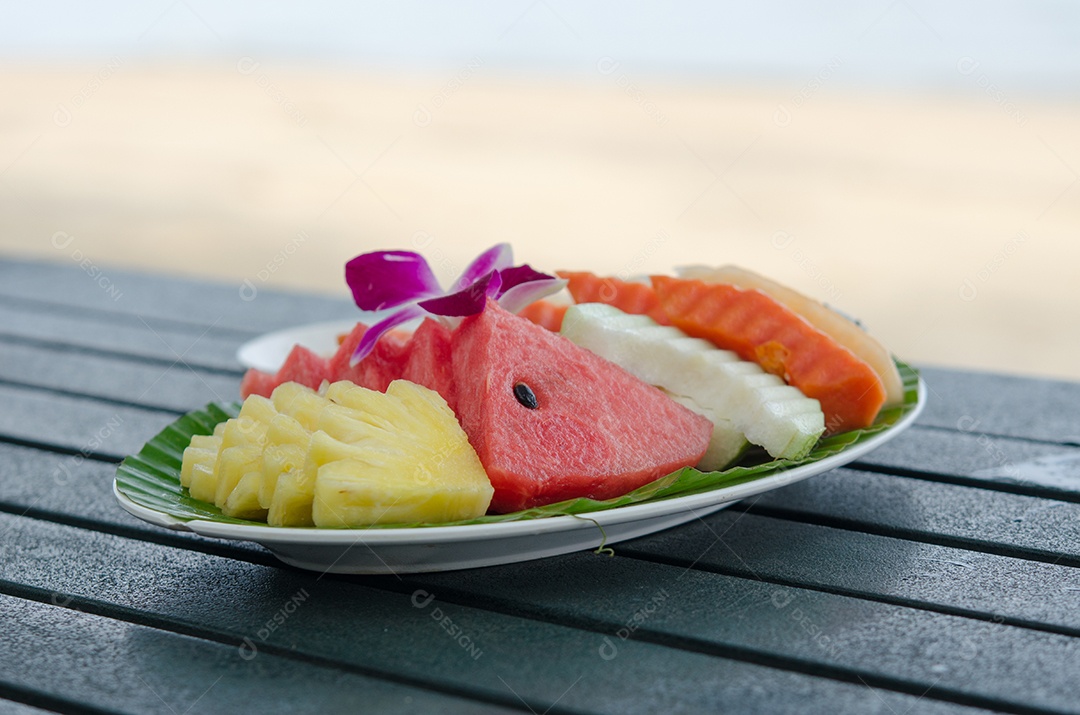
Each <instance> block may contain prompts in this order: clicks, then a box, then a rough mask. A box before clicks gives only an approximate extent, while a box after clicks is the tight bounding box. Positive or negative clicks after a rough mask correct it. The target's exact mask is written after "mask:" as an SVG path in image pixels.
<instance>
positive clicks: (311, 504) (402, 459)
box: [181, 380, 494, 527]
mask: <svg viewBox="0 0 1080 715" xmlns="http://www.w3.org/2000/svg"><path fill="white" fill-rule="evenodd" d="M181 479H182V480H183V481H184V483H185V486H187V487H188V490H189V492H190V493H191V496H192V497H194V498H195V499H201V500H203V501H211V502H213V503H214V504H216V505H217V506H218V507H219V508H221V510H222V512H223V513H224V514H226V515H227V516H233V517H237V518H244V519H259V520H263V519H265V520H266V521H267V522H268V523H269V524H271V525H273V526H312V525H317V526H335V527H350V526H369V525H372V524H385V523H408V522H418V521H420V522H439V521H455V520H461V519H470V518H474V517H477V516H480V515H482V514H484V513H485V512H486V511H487V508H488V505H489V503H490V502H491V497H492V494H493V493H494V490H493V489H492V487H491V482H490V481H489V480H488V477H487V474H486V473H485V472H484V468H483V466H481V464H480V460H479V458H478V457H477V456H476V452H475V451H474V450H473V448H472V445H470V444H469V440H468V438H467V437H466V435H465V433H464V431H462V429H461V426H460V425H459V424H458V421H457V418H456V417H455V416H454V413H453V412H452V411H451V410H450V408H449V407H447V405H446V402H445V401H444V400H443V398H442V397H441V396H439V394H438V393H436V392H434V391H432V390H429V389H427V388H425V387H421V386H419V385H415V384H413V383H411V382H406V381H404V380H398V381H396V382H394V383H392V384H391V385H390V387H389V388H388V389H387V391H386V393H380V392H375V391H373V390H367V389H364V388H361V387H358V386H356V385H354V384H353V383H351V382H338V383H334V384H333V385H327V384H326V383H324V385H323V389H322V390H321V391H320V392H319V393H316V392H314V391H313V390H310V389H308V388H306V387H304V386H302V385H298V384H295V383H285V384H283V385H281V386H279V387H278V388H277V389H275V390H274V392H273V394H272V396H271V398H270V399H266V398H265V397H258V396H252V397H249V398H248V399H247V400H246V401H245V402H244V405H243V406H242V407H241V409H240V414H239V416H237V417H236V418H234V419H231V420H228V421H227V422H225V423H222V424H220V425H218V426H217V427H215V429H214V435H213V436H205V437H204V436H200V437H195V438H193V439H192V441H191V444H190V445H189V446H188V448H187V449H186V450H185V452H184V462H183V465H182V468H181Z"/></svg>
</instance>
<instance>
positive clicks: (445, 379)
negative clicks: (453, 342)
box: [380, 318, 457, 412]
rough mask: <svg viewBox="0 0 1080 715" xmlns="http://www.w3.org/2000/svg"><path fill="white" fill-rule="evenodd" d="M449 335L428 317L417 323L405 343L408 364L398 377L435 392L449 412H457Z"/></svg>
mask: <svg viewBox="0 0 1080 715" xmlns="http://www.w3.org/2000/svg"><path fill="white" fill-rule="evenodd" d="M450 336H451V332H450V329H449V328H448V327H446V326H445V325H444V324H442V323H441V322H439V321H437V320H432V319H431V318H428V319H427V320H425V321H424V322H423V323H421V324H420V327H419V328H417V329H416V332H415V333H414V334H413V338H412V340H411V341H410V342H409V345H408V361H407V362H406V363H405V370H404V372H403V373H402V375H401V376H402V377H403V378H404V379H406V380H408V381H409V382H415V383H416V384H417V385H423V386H424V387H426V388H428V389H431V390H435V392H437V393H439V394H440V395H442V398H443V399H444V400H446V404H448V405H449V406H450V409H452V410H454V411H455V412H457V404H456V403H457V399H456V393H457V391H456V390H455V389H454V374H453V369H452V367H451V358H450ZM380 342H382V341H381V340H380Z"/></svg>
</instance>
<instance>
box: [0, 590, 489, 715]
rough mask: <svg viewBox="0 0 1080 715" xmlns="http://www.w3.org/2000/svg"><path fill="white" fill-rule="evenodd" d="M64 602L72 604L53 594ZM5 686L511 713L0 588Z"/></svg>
mask: <svg viewBox="0 0 1080 715" xmlns="http://www.w3.org/2000/svg"><path fill="white" fill-rule="evenodd" d="M54 600H55V601H56V602H57V603H60V604H66V605H70V603H69V602H68V601H66V597H64V596H62V595H60V594H56V595H55V599H54ZM0 620H2V621H3V623H4V624H5V626H4V631H5V637H4V638H2V639H0V662H2V663H3V665H4V667H3V670H2V671H0V690H8V691H14V692H18V693H20V694H22V695H24V696H25V697H27V698H28V699H37V700H39V701H41V703H42V704H44V705H45V706H46V707H50V708H52V707H56V708H59V709H62V710H66V709H69V708H71V709H78V708H79V707H80V706H89V707H91V708H96V709H100V710H107V711H110V712H117V713H140V714H141V713H147V714H150V713H162V715H176V713H183V712H188V711H192V712H248V711H249V710H250V708H251V705H252V703H255V702H257V703H258V710H259V712H266V713H275V712H278V713H296V712H312V713H325V712H351V711H353V710H352V709H353V708H355V707H356V706H357V703H358V702H363V703H364V704H365V706H366V707H370V708H372V709H374V710H377V711H380V712H382V711H385V712H402V713H405V712H410V713H412V712H418V711H420V712H456V713H475V712H508V711H507V710H506V709H505V708H502V707H490V706H487V705H486V704H484V703H478V702H476V701H473V700H469V699H463V698H460V697H450V696H447V695H443V694H439V693H432V692H430V691H428V690H425V689H420V688H416V687H408V686H405V685H401V684H398V683H393V682H386V681H384V680H382V679H378V678H372V677H367V676H364V675H360V674H357V673H350V672H342V671H341V670H340V669H338V668H333V667H326V666H321V665H318V664H314V663H307V662H304V661H302V660H297V659H294V658H285V657H281V656H278V655H274V654H271V653H258V652H257V653H255V657H253V658H250V659H245V658H244V657H241V653H240V651H239V650H238V648H237V647H236V646H235V645H226V644H223V643H212V642H208V641H206V640H200V639H197V638H191V637H188V636H183V635H177V634H174V633H168V632H165V631H162V630H159V629H156V628H150V627H147V626H143V625H137V624H132V623H126V622H123V621H118V620H115V619H111V618H107V617H101V616H97V615H91V614H88V613H80V612H78V611H77V610H73V609H71V608H61V607H58V606H55V605H51V604H48V603H38V602H34V601H27V600H23V599H19V598H13V597H11V596H4V595H0Z"/></svg>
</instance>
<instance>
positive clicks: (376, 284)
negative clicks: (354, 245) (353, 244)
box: [345, 251, 442, 310]
mask: <svg viewBox="0 0 1080 715" xmlns="http://www.w3.org/2000/svg"><path fill="white" fill-rule="evenodd" d="M345 282H346V283H348V284H349V288H350V289H351V290H352V294H353V300H354V301H356V304H357V305H358V306H359V307H360V309H361V310H383V309H385V308H393V307H395V306H398V305H403V304H405V303H412V302H413V301H416V300H420V299H422V298H428V297H430V296H433V295H439V294H440V293H442V288H441V287H440V286H439V281H438V280H436V278H435V274H433V273H432V272H431V267H430V266H428V263H427V261H425V260H424V257H423V256H421V255H420V254H419V253H413V252H412V251H375V252H374V253H365V254H363V255H360V256H357V257H356V258H354V259H352V260H351V261H349V262H348V263H346V264H345Z"/></svg>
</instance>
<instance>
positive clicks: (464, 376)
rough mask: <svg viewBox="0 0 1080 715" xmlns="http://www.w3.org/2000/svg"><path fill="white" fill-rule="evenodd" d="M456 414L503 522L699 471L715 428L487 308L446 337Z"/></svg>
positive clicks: (603, 363) (612, 368)
mask: <svg viewBox="0 0 1080 715" xmlns="http://www.w3.org/2000/svg"><path fill="white" fill-rule="evenodd" d="M451 353H452V358H453V375H454V381H455V383H456V387H457V414H458V419H459V420H460V421H461V425H462V427H463V428H464V429H465V432H466V434H468V435H469V441H470V442H471V443H472V445H473V447H474V448H475V449H476V452H477V454H478V455H479V456H480V461H481V463H482V464H483V465H484V468H485V469H486V470H487V473H488V477H489V478H490V479H491V484H492V486H493V487H494V488H495V496H494V497H493V499H492V502H491V511H493V512H496V513H505V512H511V511H517V510H519V509H527V508H529V507H533V506H540V505H543V504H550V503H553V502H557V501H561V500H563V499H571V498H576V497H591V498H594V499H609V498H612V497H615V496H618V495H620V494H624V493H626V492H628V491H631V490H633V489H636V488H637V487H640V486H641V485H643V484H646V483H648V482H650V481H652V480H654V479H657V478H658V477H661V476H664V475H666V474H669V473H671V472H673V471H675V470H677V469H679V468H681V467H686V466H691V465H694V464H697V462H698V461H699V460H700V459H701V456H702V455H703V454H704V453H705V450H706V448H707V447H708V445H709V440H710V438H711V437H712V433H713V426H712V423H711V422H710V421H709V420H708V419H706V418H705V417H702V416H701V415H698V414H695V413H694V412H692V411H690V410H688V409H687V408H685V407H683V406H682V405H679V404H676V403H675V402H674V401H673V400H671V399H670V398H669V397H667V396H666V395H664V394H663V393H662V392H661V391H660V390H658V389H657V388H655V387H652V386H650V385H647V384H645V383H644V382H642V381H641V380H639V379H637V378H636V377H634V376H633V375H631V374H630V373H628V372H626V371H625V370H623V369H622V368H620V367H618V366H617V365H615V364H613V363H611V362H608V361H607V360H604V359H603V358H601V357H599V356H597V355H595V354H593V353H591V352H589V351H588V350H585V349H584V348H580V347H578V346H576V345H574V344H573V343H571V342H570V341H569V340H566V339H565V338H562V337H560V336H558V335H555V334H553V333H551V332H549V331H547V330H545V329H544V328H542V327H540V326H538V325H535V324H533V323H531V322H529V321H528V320H526V319H524V318H521V317H519V316H516V315H513V314H512V313H508V312H507V311H505V310H503V309H502V308H500V307H499V306H498V305H497V304H496V303H494V302H493V301H489V302H488V306H487V309H486V310H484V311H483V312H482V313H480V314H478V315H474V316H470V317H468V318H466V319H465V320H464V321H463V322H462V323H461V326H460V327H459V328H458V329H457V330H456V331H455V332H454V334H453V336H452V338H451Z"/></svg>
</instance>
